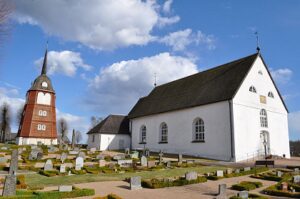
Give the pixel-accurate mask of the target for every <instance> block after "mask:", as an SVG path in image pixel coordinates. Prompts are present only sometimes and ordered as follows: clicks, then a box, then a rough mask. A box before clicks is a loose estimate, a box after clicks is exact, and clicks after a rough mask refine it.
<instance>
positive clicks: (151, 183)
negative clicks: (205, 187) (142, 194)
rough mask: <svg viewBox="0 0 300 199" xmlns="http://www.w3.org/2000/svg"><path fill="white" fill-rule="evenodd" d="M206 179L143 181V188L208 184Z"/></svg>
mask: <svg viewBox="0 0 300 199" xmlns="http://www.w3.org/2000/svg"><path fill="white" fill-rule="evenodd" d="M206 181H207V179H206V178H205V177H198V178H197V179H196V180H186V179H185V178H178V179H176V180H173V181H172V180H168V179H161V180H160V179H151V180H142V187H144V188H150V189H158V188H164V187H174V186H183V185H188V184H196V183H202V182H206Z"/></svg>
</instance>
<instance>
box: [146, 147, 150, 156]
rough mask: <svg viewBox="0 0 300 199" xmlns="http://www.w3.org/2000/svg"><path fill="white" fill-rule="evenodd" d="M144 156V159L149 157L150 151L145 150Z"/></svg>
mask: <svg viewBox="0 0 300 199" xmlns="http://www.w3.org/2000/svg"><path fill="white" fill-rule="evenodd" d="M145 156H146V157H150V150H149V149H146V150H145Z"/></svg>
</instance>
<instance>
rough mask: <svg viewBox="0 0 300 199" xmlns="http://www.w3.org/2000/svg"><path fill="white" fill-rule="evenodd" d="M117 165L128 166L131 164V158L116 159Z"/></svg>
mask: <svg viewBox="0 0 300 199" xmlns="http://www.w3.org/2000/svg"><path fill="white" fill-rule="evenodd" d="M118 165H120V166H121V167H130V166H131V165H132V160H131V159H130V160H118Z"/></svg>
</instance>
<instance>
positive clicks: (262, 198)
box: [230, 193, 268, 199]
mask: <svg viewBox="0 0 300 199" xmlns="http://www.w3.org/2000/svg"><path fill="white" fill-rule="evenodd" d="M249 198H255V199H268V197H265V196H261V195H258V194H253V193H249ZM230 199H242V198H241V197H238V196H231V197H230Z"/></svg>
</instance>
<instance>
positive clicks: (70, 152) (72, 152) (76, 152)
mask: <svg viewBox="0 0 300 199" xmlns="http://www.w3.org/2000/svg"><path fill="white" fill-rule="evenodd" d="M78 153H79V152H78V151H69V154H70V155H77V154H78Z"/></svg>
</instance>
